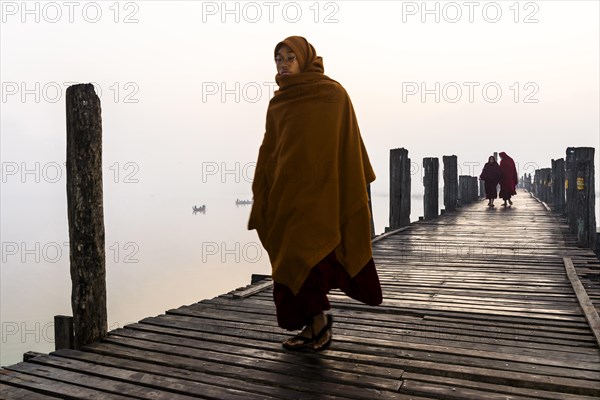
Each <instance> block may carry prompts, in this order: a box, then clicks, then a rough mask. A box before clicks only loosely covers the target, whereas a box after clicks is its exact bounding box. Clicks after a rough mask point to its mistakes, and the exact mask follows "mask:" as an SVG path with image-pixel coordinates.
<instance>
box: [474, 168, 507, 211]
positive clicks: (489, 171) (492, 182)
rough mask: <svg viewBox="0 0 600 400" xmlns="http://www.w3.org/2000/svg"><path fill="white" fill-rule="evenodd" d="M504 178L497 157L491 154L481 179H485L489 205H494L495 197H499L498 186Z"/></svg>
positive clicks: (486, 196)
mask: <svg viewBox="0 0 600 400" xmlns="http://www.w3.org/2000/svg"><path fill="white" fill-rule="evenodd" d="M501 178H502V171H501V170H500V166H499V165H498V163H497V162H496V157H494V156H490V158H488V162H487V163H486V164H485V165H484V166H483V171H481V175H480V176H479V179H481V180H482V181H485V198H486V199H488V200H489V201H488V207H494V199H496V198H498V191H497V189H496V188H497V186H498V183H500V179H501Z"/></svg>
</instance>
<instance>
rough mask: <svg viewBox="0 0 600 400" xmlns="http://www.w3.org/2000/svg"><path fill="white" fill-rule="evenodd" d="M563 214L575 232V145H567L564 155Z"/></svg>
mask: <svg viewBox="0 0 600 400" xmlns="http://www.w3.org/2000/svg"><path fill="white" fill-rule="evenodd" d="M565 170H566V172H565V192H566V193H565V197H566V204H565V216H566V217H567V222H568V223H569V231H570V232H571V233H575V232H576V230H577V226H576V224H575V195H576V189H577V184H576V181H577V168H576V166H575V147H567V151H566V157H565Z"/></svg>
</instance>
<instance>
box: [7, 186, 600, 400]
mask: <svg viewBox="0 0 600 400" xmlns="http://www.w3.org/2000/svg"><path fill="white" fill-rule="evenodd" d="M514 203H515V204H514V206H513V207H512V208H507V209H504V208H502V207H496V208H494V209H489V208H487V207H485V203H484V202H477V203H474V204H471V205H467V206H465V207H463V208H461V209H460V210H459V211H457V212H455V213H449V214H446V215H444V216H442V217H440V218H438V219H436V220H433V221H425V222H419V223H415V224H412V225H411V226H410V227H408V228H406V229H404V230H402V231H400V232H396V233H394V234H390V235H388V236H386V237H383V238H380V239H378V240H376V241H375V242H374V244H373V249H374V258H375V261H376V265H378V271H379V274H380V278H381V282H382V285H383V289H384V303H383V304H382V305H381V306H379V307H375V308H373V307H367V306H364V305H362V304H360V303H358V302H355V301H353V300H351V299H348V298H346V297H345V296H343V295H341V294H340V293H339V292H337V291H336V292H334V293H332V294H331V297H330V298H331V300H332V306H333V308H332V311H331V312H332V314H333V315H334V319H335V322H334V342H333V343H332V345H331V347H330V349H328V350H327V351H325V352H323V353H320V354H314V353H293V352H288V351H285V350H284V349H283V348H282V347H281V345H280V342H281V341H283V340H284V339H285V338H286V337H287V336H288V335H289V333H287V332H285V331H282V330H281V329H279V328H278V327H277V326H276V321H275V310H274V305H273V302H272V299H271V294H270V284H269V283H268V282H262V283H258V284H254V285H251V286H249V287H246V288H240V289H238V290H236V291H233V292H231V293H228V294H225V295H222V296H219V297H217V298H214V299H211V300H204V301H201V302H199V303H196V304H193V305H190V306H183V307H180V308H178V309H174V310H169V311H167V312H166V314H164V315H160V316H157V317H151V318H146V319H144V320H142V321H140V322H139V323H136V324H131V325H128V326H126V327H125V328H122V329H117V330H115V331H112V332H110V334H109V336H108V337H107V338H106V339H105V340H103V341H101V342H97V343H94V344H91V345H89V346H87V347H86V348H85V349H83V350H81V351H76V350H60V351H57V352H54V353H51V354H50V355H39V356H37V357H34V358H32V359H31V360H29V361H28V362H24V363H19V364H16V365H13V366H10V367H7V368H5V369H3V370H1V373H0V390H1V394H2V396H1V397H2V398H11V399H18V398H22V399H33V398H40V399H45V398H55V397H58V398H90V399H91V398H94V399H96V398H115V399H130V398H144V399H147V398H152V399H188V398H212V399H244V400H246V399H266V398H276V399H298V398H302V399H337V398H350V399H369V400H371V399H415V400H418V399H439V398H444V399H524V398H537V399H552V400H555V399H595V398H598V396H600V349H599V346H598V343H597V340H596V338H595V337H594V335H593V332H592V329H591V328H590V324H589V323H588V322H587V320H586V317H585V315H584V313H583V311H582V307H581V306H580V305H579V303H578V300H577V297H576V294H575V290H574V289H573V287H572V285H571V283H570V281H569V279H568V278H567V274H566V273H565V266H564V263H563V258H562V257H568V258H570V259H571V260H572V262H573V264H574V266H575V269H576V271H577V274H578V275H579V279H580V280H581V282H582V284H583V286H584V287H585V289H586V291H587V294H588V296H589V298H590V299H591V301H592V303H593V305H594V306H595V308H596V309H600V282H599V280H598V276H599V264H600V263H599V261H598V259H597V258H595V256H594V254H593V253H592V252H591V251H590V250H585V249H579V248H577V247H576V245H575V239H574V238H573V237H572V236H571V235H569V234H566V225H565V224H564V221H562V220H560V219H558V218H556V217H555V216H554V215H553V214H552V213H551V212H549V211H547V210H546V209H545V208H544V206H543V205H542V204H540V203H539V202H537V201H536V200H535V199H533V198H532V197H530V196H529V194H526V193H524V192H521V193H519V195H518V196H517V197H516V198H515V201H514ZM593 308H594V307H592V309H593Z"/></svg>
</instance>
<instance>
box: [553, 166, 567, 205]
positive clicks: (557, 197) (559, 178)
mask: <svg viewBox="0 0 600 400" xmlns="http://www.w3.org/2000/svg"><path fill="white" fill-rule="evenodd" d="M552 203H553V205H554V210H556V211H557V212H559V213H561V214H563V213H564V212H565V160H564V159H563V158H559V159H558V160H552Z"/></svg>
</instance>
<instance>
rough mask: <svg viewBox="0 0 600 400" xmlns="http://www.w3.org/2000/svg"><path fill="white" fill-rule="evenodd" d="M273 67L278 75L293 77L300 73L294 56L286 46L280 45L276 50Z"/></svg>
mask: <svg viewBox="0 0 600 400" xmlns="http://www.w3.org/2000/svg"><path fill="white" fill-rule="evenodd" d="M275 65H276V66H277V72H278V73H279V75H293V74H299V73H300V64H299V63H298V58H297V57H296V54H294V52H293V51H292V49H290V48H289V47H288V46H286V45H282V46H281V47H280V48H279V50H277V55H276V56H275Z"/></svg>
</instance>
